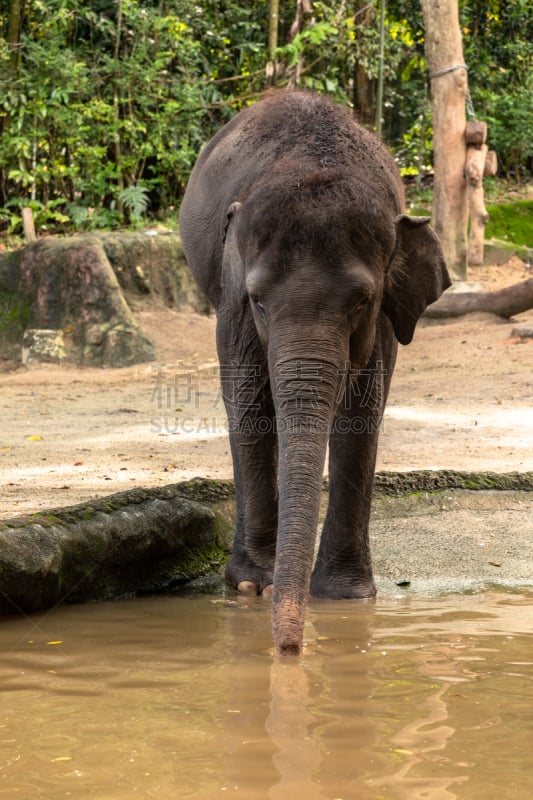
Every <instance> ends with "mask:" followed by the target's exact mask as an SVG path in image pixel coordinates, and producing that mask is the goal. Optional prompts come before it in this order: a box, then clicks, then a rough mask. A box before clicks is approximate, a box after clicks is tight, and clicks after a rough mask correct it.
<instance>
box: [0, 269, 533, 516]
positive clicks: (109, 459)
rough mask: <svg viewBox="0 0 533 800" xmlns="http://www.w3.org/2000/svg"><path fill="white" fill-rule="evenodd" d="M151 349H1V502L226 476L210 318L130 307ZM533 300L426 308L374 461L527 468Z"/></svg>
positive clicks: (17, 508)
mask: <svg viewBox="0 0 533 800" xmlns="http://www.w3.org/2000/svg"><path fill="white" fill-rule="evenodd" d="M531 275H532V269H531V268H530V267H527V266H526V265H525V264H524V263H523V262H521V261H519V260H518V259H514V260H512V261H511V262H509V263H508V264H506V265H503V266H500V267H483V268H475V269H472V270H471V273H470V274H469V280H472V281H476V282H477V283H480V284H481V285H482V287H483V288H485V289H496V288H500V287H502V286H505V285H510V284H512V283H515V282H517V281H520V280H524V279H526V278H530V277H531ZM137 316H138V319H139V322H140V324H141V326H142V328H143V329H144V330H145V332H146V333H147V334H148V335H149V336H150V337H151V338H152V340H153V341H154V342H155V344H156V347H157V352H158V361H157V362H155V363H151V364H145V365H141V366H136V367H131V368H126V369H115V370H96V369H82V368H76V367H73V366H57V365H52V364H41V365H39V364H35V365H33V364H30V365H29V366H27V367H18V368H14V365H12V364H7V363H4V364H2V362H0V372H1V374H0V387H1V394H0V398H1V400H0V404H1V408H2V417H1V418H2V431H1V434H0V516H1V517H3V518H7V517H11V516H15V515H17V514H21V513H27V512H32V511H37V510H40V509H45V508H54V507H59V506H65V505H70V504H74V503H79V502H82V501H86V500H89V499H91V498H94V497H98V496H103V495H107V494H112V493H113V492H117V491H122V490H125V489H129V488H132V487H136V486H157V485H162V484H168V483H174V482H177V481H180V480H184V479H188V478H192V477H194V476H197V475H202V476H205V477H213V478H217V477H218V478H227V477H231V475H232V469H231V457H230V452H229V444H228V438H227V434H226V427H225V426H226V415H225V412H224V407H223V403H222V399H221V396H220V392H219V386H218V372H217V359H216V353H215V319H214V317H202V316H199V315H194V314H185V313H179V312H175V311H171V310H168V309H165V310H161V309H160V310H154V309H152V310H145V311H142V312H140V313H139V314H138V315H137ZM521 323H527V324H528V325H529V326H533V311H529V312H526V313H524V314H521V315H519V316H517V317H515V318H514V319H513V320H510V321H503V320H501V319H499V318H497V317H494V316H491V315H481V314H475V315H469V316H467V317H463V318H460V319H456V320H448V321H446V322H442V321H438V322H436V321H429V320H423V321H422V322H421V323H420V325H419V327H418V329H417V332H416V335H415V338H414V341H413V342H412V344H411V345H409V346H408V347H406V348H400V353H399V358H398V363H397V367H396V371H395V375H394V378H393V382H392V389H391V395H390V400H389V404H388V407H387V411H386V413H385V419H384V423H383V429H382V435H381V444H380V452H379V456H378V470H411V469H455V470H494V471H501V472H504V471H505V472H507V471H513V470H517V471H526V470H528V471H529V470H533V370H532V366H533V339H519V338H512V337H511V331H512V329H513V328H515V327H516V326H517V325H519V324H521Z"/></svg>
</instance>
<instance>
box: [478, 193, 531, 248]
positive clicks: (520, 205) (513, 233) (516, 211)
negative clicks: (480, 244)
mask: <svg viewBox="0 0 533 800" xmlns="http://www.w3.org/2000/svg"><path fill="white" fill-rule="evenodd" d="M487 211H488V213H489V221H488V223H487V227H486V229H485V233H486V235H487V237H488V238H494V239H502V240H507V241H509V242H512V243H513V244H517V245H521V246H524V247H529V248H531V247H533V200H517V201H516V202H514V203H500V204H498V205H492V206H487Z"/></svg>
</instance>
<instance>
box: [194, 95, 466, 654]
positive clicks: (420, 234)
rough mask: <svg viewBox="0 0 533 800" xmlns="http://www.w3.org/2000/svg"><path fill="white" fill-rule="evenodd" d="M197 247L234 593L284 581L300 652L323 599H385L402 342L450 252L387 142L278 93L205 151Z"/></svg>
mask: <svg viewBox="0 0 533 800" xmlns="http://www.w3.org/2000/svg"><path fill="white" fill-rule="evenodd" d="M180 233H181V238H182V242H183V248H184V251H185V256H186V259H187V261H188V264H189V266H190V268H191V270H192V272H193V274H194V275H195V277H196V280H197V281H198V283H199V285H200V287H201V288H202V289H203V291H204V292H205V294H206V295H207V297H208V298H209V300H210V301H211V303H212V304H213V305H214V307H215V309H216V313H217V349H218V356H219V359H220V365H221V373H222V393H223V397H224V402H225V405H226V410H227V414H228V421H229V428H230V440H231V451H232V457H233V465H234V474H235V487H236V503H237V523H236V532H235V540H234V545H233V552H232V555H231V558H230V560H229V562H228V564H227V567H226V580H227V581H228V583H229V584H231V585H232V586H234V587H236V588H237V589H240V590H241V591H252V592H254V593H261V592H263V591H264V590H265V588H267V587H270V585H271V584H273V588H272V626H273V635H274V645H275V652H276V654H278V655H298V654H300V653H301V650H302V643H303V627H304V616H305V608H306V602H307V597H308V594H309V592H311V594H312V595H314V596H318V597H330V598H369V597H373V596H374V595H375V593H376V589H375V585H374V580H373V576H372V564H371V556H370V549H369V538H368V522H369V513H370V502H371V495H372V484H373V477H374V469H375V461H376V449H377V443H378V433H379V427H380V421H381V418H382V414H383V408H384V404H385V401H386V397H387V393H388V389H389V384H390V379H391V375H392V371H393V368H394V363H395V358H396V349H397V342H398V341H399V342H400V343H401V344H408V343H409V342H410V341H411V339H412V337H413V333H414V329H415V325H416V322H417V320H418V318H419V317H420V315H421V314H422V312H423V311H424V309H425V308H426V306H427V305H428V304H429V303H432V302H434V301H435V300H436V299H437V298H438V297H439V296H440V295H441V293H442V292H443V291H444V290H445V289H446V288H447V287H448V286H449V285H450V280H449V277H448V273H447V271H446V266H445V263H444V259H443V255H442V251H441V248H440V244H439V242H438V239H437V237H436V235H435V234H434V232H433V231H432V230H431V229H430V227H429V226H428V219H427V218H425V217H409V216H407V215H406V214H405V213H404V199H403V190H402V183H401V180H400V176H399V173H398V170H397V167H396V165H395V162H394V160H393V158H392V156H391V155H390V154H389V152H388V150H387V149H386V147H385V146H384V145H383V144H382V143H381V141H380V140H379V139H378V138H377V137H376V136H375V135H374V134H372V133H370V132H369V131H367V130H366V129H365V128H363V127H361V126H360V125H359V124H357V123H356V122H355V121H354V119H353V118H352V116H351V115H350V114H349V113H348V112H347V111H345V110H344V109H342V108H340V107H338V106H337V105H335V104H334V103H332V102H331V101H330V100H328V99H326V98H325V97H323V96H320V95H316V94H313V93H308V92H303V91H284V92H270V93H267V94H266V95H265V96H264V97H263V98H262V99H261V100H259V101H258V102H257V103H255V104H254V105H251V106H250V107H248V108H246V109H245V110H243V111H241V112H240V113H238V114H237V115H236V116H235V117H234V118H233V119H232V120H231V121H230V122H228V123H227V124H226V125H225V126H224V127H223V128H222V129H221V130H220V131H219V132H218V133H217V134H216V135H215V136H214V138H213V139H212V140H211V141H210V142H209V143H208V144H207V145H206V146H205V148H204V149H203V151H202V152H201V154H200V157H199V159H198V161H197V163H196V166H195V167H194V169H193V171H192V174H191V176H190V180H189V183H188V185H187V189H186V192H185V195H184V198H183V203H182V206H181V210H180ZM328 444H329V484H330V495H329V507H328V511H327V515H326V519H325V523H324V527H323V532H322V536H321V541H320V546H319V550H318V554H317V555H316V560H315V540H316V534H317V526H318V516H319V506H320V497H321V489H322V481H323V470H324V464H325V458H326V451H327V448H328ZM268 591H270V589H269V590H268Z"/></svg>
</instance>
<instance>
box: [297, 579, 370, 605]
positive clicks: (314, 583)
mask: <svg viewBox="0 0 533 800" xmlns="http://www.w3.org/2000/svg"><path fill="white" fill-rule="evenodd" d="M309 591H310V594H311V595H312V596H313V597H327V598H328V599H330V600H372V599H373V598H374V597H375V596H376V584H375V583H374V580H373V578H371V577H370V578H365V579H363V580H352V581H347V580H346V579H344V580H343V579H342V578H339V577H335V576H334V575H330V576H328V577H327V579H325V578H322V577H321V576H320V575H313V576H312V578H311V586H310V590H309Z"/></svg>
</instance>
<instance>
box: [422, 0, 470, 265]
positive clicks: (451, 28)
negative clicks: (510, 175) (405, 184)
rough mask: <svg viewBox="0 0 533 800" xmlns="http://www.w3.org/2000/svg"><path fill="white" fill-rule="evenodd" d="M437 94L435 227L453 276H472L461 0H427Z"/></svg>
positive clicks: (428, 41)
mask: <svg viewBox="0 0 533 800" xmlns="http://www.w3.org/2000/svg"><path fill="white" fill-rule="evenodd" d="M421 2H422V11H423V14H424V27H425V31H426V57H427V62H428V67H429V70H430V78H431V94H432V98H433V148H434V156H433V159H434V170H435V187H434V193H433V227H434V228H435V230H436V232H437V234H438V236H439V238H440V240H441V243H442V248H443V251H444V257H445V259H446V265H447V267H448V270H449V271H450V273H451V274H452V276H453V277H454V278H456V279H459V280H464V279H465V278H466V265H467V218H468V204H467V195H466V182H465V178H464V169H465V160H466V140H465V127H466V115H465V99H466V93H467V89H468V81H467V71H466V67H465V66H464V58H463V42H462V36H461V31H460V28H459V13H458V2H457V0H421Z"/></svg>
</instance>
